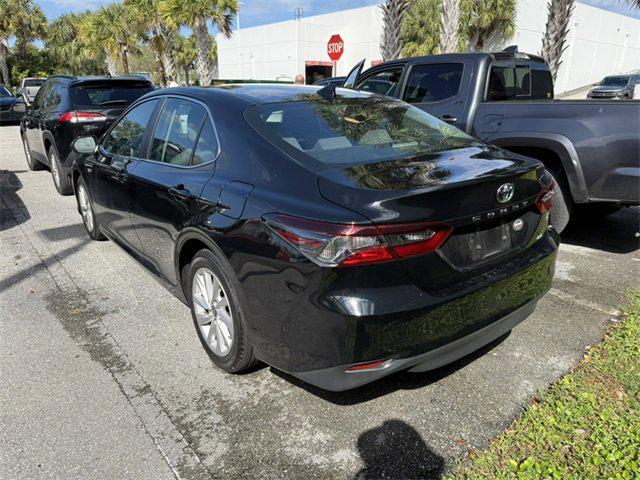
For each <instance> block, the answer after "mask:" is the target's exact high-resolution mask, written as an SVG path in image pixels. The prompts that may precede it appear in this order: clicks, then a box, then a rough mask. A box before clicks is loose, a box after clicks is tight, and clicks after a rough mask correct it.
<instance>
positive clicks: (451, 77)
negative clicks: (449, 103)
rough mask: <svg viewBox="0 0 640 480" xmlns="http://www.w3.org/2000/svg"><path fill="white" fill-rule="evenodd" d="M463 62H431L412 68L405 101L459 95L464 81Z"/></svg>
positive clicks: (410, 101) (424, 100) (416, 101)
mask: <svg viewBox="0 0 640 480" xmlns="http://www.w3.org/2000/svg"><path fill="white" fill-rule="evenodd" d="M463 70H464V65H463V64H462V63H431V64H427V65H415V66H414V67H413V68H412V69H411V73H410V74H409V79H408V80H407V86H406V87H405V94H404V101H405V102H409V103H430V102H439V101H441V100H446V99H448V98H452V97H455V96H456V95H458V91H459V90H460V83H461V82H462V71H463Z"/></svg>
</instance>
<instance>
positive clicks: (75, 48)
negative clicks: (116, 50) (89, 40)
mask: <svg viewBox="0 0 640 480" xmlns="http://www.w3.org/2000/svg"><path fill="white" fill-rule="evenodd" d="M88 14H89V12H85V13H67V14H64V15H61V16H60V17H58V18H57V19H56V20H54V21H53V22H52V23H51V25H49V31H48V33H47V38H46V40H45V48H46V49H47V50H48V51H49V52H50V53H51V56H52V58H53V59H54V60H55V62H56V63H57V64H58V66H59V69H60V71H65V70H66V71H69V72H71V73H74V74H83V73H84V74H86V73H99V72H100V71H102V68H101V67H100V64H102V63H103V62H104V52H103V51H102V49H98V50H97V51H94V50H92V49H91V48H90V46H88V45H86V44H85V42H84V41H83V39H82V35H81V24H82V22H83V19H84V18H85V16H86V15H88Z"/></svg>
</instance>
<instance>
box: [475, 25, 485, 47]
mask: <svg viewBox="0 0 640 480" xmlns="http://www.w3.org/2000/svg"><path fill="white" fill-rule="evenodd" d="M486 36H487V35H486V32H485V31H484V30H482V29H479V30H478V39H477V40H476V46H475V50H476V52H481V51H483V50H484V42H485V39H486Z"/></svg>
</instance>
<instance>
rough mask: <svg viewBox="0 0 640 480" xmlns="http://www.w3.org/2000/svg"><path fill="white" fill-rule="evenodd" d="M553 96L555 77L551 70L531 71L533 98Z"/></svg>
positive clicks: (544, 98) (543, 98)
mask: <svg viewBox="0 0 640 480" xmlns="http://www.w3.org/2000/svg"><path fill="white" fill-rule="evenodd" d="M552 98H553V79H552V78H551V72H550V71H549V70H532V71H531V100H550V99H552Z"/></svg>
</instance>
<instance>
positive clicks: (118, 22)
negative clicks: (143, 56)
mask: <svg viewBox="0 0 640 480" xmlns="http://www.w3.org/2000/svg"><path fill="white" fill-rule="evenodd" d="M90 23H91V24H92V26H93V27H94V29H93V32H91V31H86V32H85V39H86V40H89V41H90V42H98V44H99V45H102V47H103V49H104V51H105V53H107V56H108V57H110V58H111V59H114V58H117V57H120V60H121V61H122V71H123V73H124V74H125V75H129V54H130V53H135V52H137V51H138V47H137V44H138V39H139V38H140V36H141V35H142V33H143V31H142V28H143V26H141V25H140V24H139V23H135V18H134V17H133V12H132V11H131V10H130V9H129V8H128V7H127V6H125V5H124V4H122V3H112V4H109V5H107V6H106V7H104V6H103V7H100V8H99V9H98V10H97V11H96V13H95V14H94V15H92V18H91V22H90ZM91 35H93V38H92V39H91V38H89V37H91ZM110 73H111V72H110Z"/></svg>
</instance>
